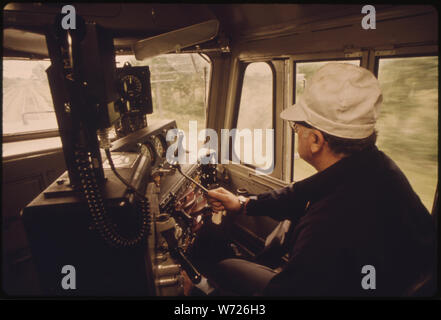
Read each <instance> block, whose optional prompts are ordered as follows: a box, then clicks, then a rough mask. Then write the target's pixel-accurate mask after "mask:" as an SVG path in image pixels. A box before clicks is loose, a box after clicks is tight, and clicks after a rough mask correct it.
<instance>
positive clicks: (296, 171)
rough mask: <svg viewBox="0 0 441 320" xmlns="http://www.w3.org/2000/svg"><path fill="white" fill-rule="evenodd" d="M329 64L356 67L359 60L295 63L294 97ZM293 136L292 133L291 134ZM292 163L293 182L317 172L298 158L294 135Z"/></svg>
mask: <svg viewBox="0 0 441 320" xmlns="http://www.w3.org/2000/svg"><path fill="white" fill-rule="evenodd" d="M330 62H340V63H350V64H355V65H357V66H359V65H360V60H359V59H355V60H344V61H331V60H328V61H314V62H297V63H295V76H296V79H295V97H298V96H299V95H301V94H302V93H303V91H304V90H305V86H307V83H308V80H309V79H310V78H311V76H312V75H313V74H314V72H316V71H317V70H318V69H320V68H321V67H323V66H324V65H325V64H327V63H330ZM293 134H294V132H293ZM294 136H295V138H294V157H293V158H294V161H293V181H299V180H303V179H305V178H307V177H309V176H311V175H313V174H314V173H316V172H317V170H315V168H314V167H312V166H311V165H310V164H308V163H307V162H306V161H304V160H303V159H301V158H300V156H299V153H298V150H297V146H298V144H297V135H296V134H295V135H294Z"/></svg>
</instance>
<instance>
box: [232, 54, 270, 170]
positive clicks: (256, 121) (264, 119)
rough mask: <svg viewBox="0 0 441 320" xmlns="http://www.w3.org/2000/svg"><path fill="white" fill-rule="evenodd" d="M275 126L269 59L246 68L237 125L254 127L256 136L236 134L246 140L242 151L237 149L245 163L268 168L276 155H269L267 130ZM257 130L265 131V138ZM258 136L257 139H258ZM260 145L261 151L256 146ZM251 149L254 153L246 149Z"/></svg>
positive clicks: (242, 127)
mask: <svg viewBox="0 0 441 320" xmlns="http://www.w3.org/2000/svg"><path fill="white" fill-rule="evenodd" d="M273 127H274V125H273V71H272V69H271V67H270V66H269V64H268V63H266V62H253V63H250V64H249V65H248V66H247V67H246V69H245V75H244V79H243V85H242V93H241V97H240V105H239V113H238V117H237V125H236V128H237V130H238V132H245V131H244V130H246V131H248V130H250V132H251V134H252V139H248V140H247V139H246V138H241V137H236V139H242V140H241V144H240V150H236V149H234V152H235V153H236V155H237V157H238V158H239V159H240V160H241V162H243V163H244V164H248V165H252V166H254V167H265V165H266V164H268V161H267V160H268V159H269V157H270V156H271V157H272V155H270V154H267V153H268V151H269V150H267V135H266V129H273ZM247 129H248V130H247ZM255 129H260V130H261V132H262V136H261V137H259V136H258V135H255V134H254V132H255V131H254V130H255ZM268 138H270V137H268ZM255 139H257V140H256V141H254V140H255ZM259 140H260V141H261V144H260V143H259V142H260V141H259ZM258 144H260V146H261V150H255V149H254V148H256V145H258ZM273 145H274V139H273ZM268 148H269V146H268ZM247 150H250V151H251V153H252V154H250V152H246V151H247ZM273 150H274V149H273ZM270 153H271V152H270ZM259 154H260V155H259ZM256 157H258V158H262V157H263V158H265V159H266V161H261V160H262V159H258V158H256Z"/></svg>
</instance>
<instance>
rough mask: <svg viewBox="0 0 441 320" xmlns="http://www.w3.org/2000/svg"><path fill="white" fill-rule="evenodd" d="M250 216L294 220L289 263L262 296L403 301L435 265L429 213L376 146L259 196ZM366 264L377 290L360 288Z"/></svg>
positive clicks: (397, 169)
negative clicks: (365, 298)
mask: <svg viewBox="0 0 441 320" xmlns="http://www.w3.org/2000/svg"><path fill="white" fill-rule="evenodd" d="M247 214H248V215H255V216H257V215H267V216H270V217H272V218H275V219H277V220H284V219H290V220H291V221H292V222H293V229H292V230H291V232H290V233H289V235H288V240H287V245H288V247H289V248H290V260H289V263H288V264H287V266H286V267H285V268H284V270H283V271H282V272H280V273H279V274H278V275H276V276H275V277H274V278H273V279H272V280H271V282H270V284H269V285H268V286H267V287H266V289H265V291H264V292H263V294H264V295H283V296H401V295H403V294H405V292H406V290H408V288H409V287H410V286H412V284H414V283H415V282H417V281H418V279H419V277H421V276H422V275H423V274H424V273H425V272H427V271H428V270H430V268H432V267H433V266H434V264H435V263H436V251H435V244H436V242H435V238H436V237H435V226H434V222H433V220H432V217H431V215H430V214H429V212H428V211H427V209H426V208H425V207H424V205H423V204H422V203H421V200H420V199H419V197H418V196H417V195H416V193H415V192H414V191H413V189H412V187H411V186H410V184H409V182H408V180H407V179H406V177H405V176H404V174H403V173H402V172H401V170H400V169H399V168H398V167H397V165H396V164H395V163H394V162H393V161H392V160H391V159H390V158H389V157H388V156H386V155H385V154H384V153H383V152H381V151H379V150H378V149H377V148H376V147H373V148H370V149H368V150H365V151H362V152H360V153H357V154H355V155H352V156H350V157H346V158H343V159H342V160H340V161H338V162H337V163H335V164H334V165H332V166H331V167H329V168H327V169H326V170H324V171H322V172H319V173H317V174H315V175H313V176H311V177H309V178H307V179H304V180H302V181H299V182H296V183H294V184H292V185H290V186H288V187H286V188H283V189H281V190H277V191H272V192H267V193H263V194H260V195H259V196H258V197H257V200H251V201H250V202H249V203H248V205H247ZM365 265H370V266H373V267H374V268H375V289H368V290H365V289H363V287H362V280H363V277H365V276H366V275H367V274H369V278H372V276H373V273H372V272H371V270H372V269H371V270H370V271H369V272H366V271H365V273H362V268H363V266H365ZM366 280H367V279H365V281H366ZM371 284H372V283H371Z"/></svg>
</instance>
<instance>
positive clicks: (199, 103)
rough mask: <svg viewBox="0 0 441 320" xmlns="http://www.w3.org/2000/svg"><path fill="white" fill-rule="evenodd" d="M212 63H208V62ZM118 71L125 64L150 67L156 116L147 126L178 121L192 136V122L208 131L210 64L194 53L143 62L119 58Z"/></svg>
mask: <svg viewBox="0 0 441 320" xmlns="http://www.w3.org/2000/svg"><path fill="white" fill-rule="evenodd" d="M207 60H208V59H207ZM116 62H117V67H122V66H123V65H124V63H125V62H129V63H130V64H131V65H132V66H149V69H150V74H151V88H152V99H153V113H152V114H150V115H147V123H149V122H150V121H152V120H153V121H154V120H159V119H171V120H176V123H177V126H178V128H179V129H182V130H184V131H185V132H186V135H188V126H189V121H197V125H198V130H200V129H203V128H205V118H206V103H207V102H206V100H207V98H208V86H209V78H210V67H211V65H210V63H209V62H208V61H206V60H205V59H204V58H203V57H201V56H200V55H198V54H194V53H185V54H165V55H161V56H157V57H153V58H151V59H146V60H143V61H137V60H136V59H135V57H134V56H133V55H124V56H116Z"/></svg>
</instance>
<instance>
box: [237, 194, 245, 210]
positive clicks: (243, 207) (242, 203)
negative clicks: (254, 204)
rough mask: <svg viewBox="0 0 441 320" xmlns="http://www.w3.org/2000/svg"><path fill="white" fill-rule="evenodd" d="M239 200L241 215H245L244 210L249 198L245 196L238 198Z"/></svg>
mask: <svg viewBox="0 0 441 320" xmlns="http://www.w3.org/2000/svg"><path fill="white" fill-rule="evenodd" d="M237 199H238V200H239V204H240V208H239V213H243V210H244V209H245V204H246V203H247V200H248V199H247V198H245V197H244V196H238V197H237Z"/></svg>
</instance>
